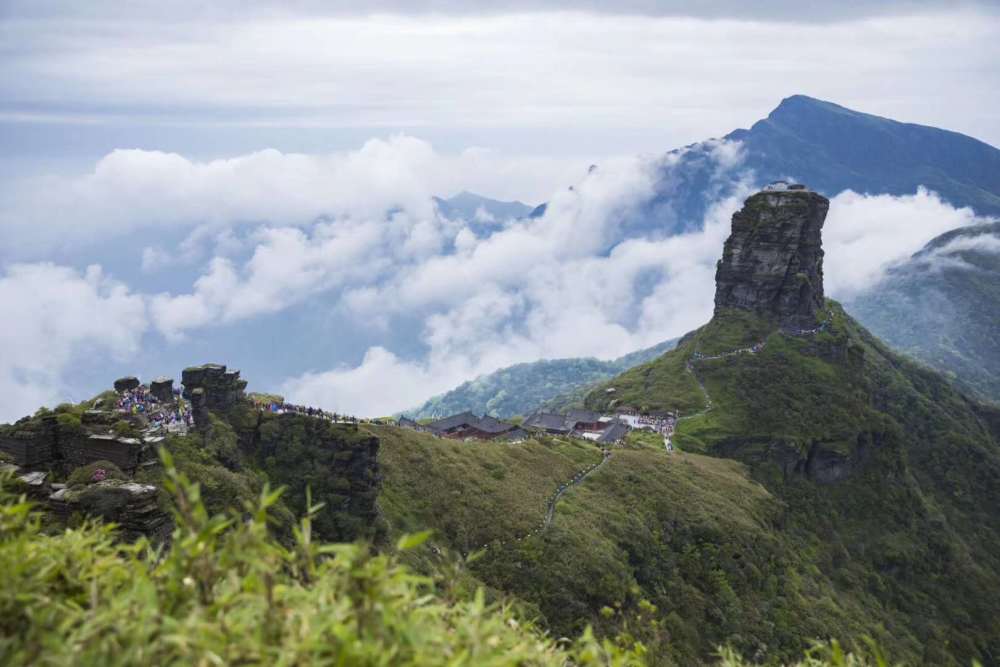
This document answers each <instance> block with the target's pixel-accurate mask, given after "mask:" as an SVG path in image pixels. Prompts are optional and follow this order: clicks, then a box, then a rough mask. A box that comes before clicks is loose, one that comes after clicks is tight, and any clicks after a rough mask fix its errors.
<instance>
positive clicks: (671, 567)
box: [380, 303, 1000, 665]
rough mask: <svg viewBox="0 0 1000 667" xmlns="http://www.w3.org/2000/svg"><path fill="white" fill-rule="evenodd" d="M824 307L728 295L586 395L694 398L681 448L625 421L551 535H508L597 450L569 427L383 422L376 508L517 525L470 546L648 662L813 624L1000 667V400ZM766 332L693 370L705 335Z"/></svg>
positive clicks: (796, 645) (530, 598) (785, 640)
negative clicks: (472, 427) (575, 438)
mask: <svg viewBox="0 0 1000 667" xmlns="http://www.w3.org/2000/svg"><path fill="white" fill-rule="evenodd" d="M830 308H831V313H832V317H831V320H830V323H829V326H828V327H827V328H826V329H825V330H824V331H822V332H819V333H816V334H814V335H809V336H801V337H797V336H790V335H786V334H783V333H781V332H780V331H778V330H776V328H775V327H773V326H772V325H771V324H770V323H768V322H767V321H763V320H758V319H755V318H753V317H750V316H748V315H746V314H744V313H735V312H734V313H724V314H723V315H722V316H720V317H716V318H715V319H713V321H712V322H711V323H710V324H708V325H706V326H705V327H703V328H702V329H699V330H698V331H696V332H692V333H691V334H689V335H688V336H686V337H685V338H684V339H683V340H682V341H681V342H680V344H679V345H678V347H677V349H676V350H674V351H672V352H669V353H667V354H665V355H663V356H662V357H660V358H659V359H657V360H655V361H653V362H650V363H648V364H645V365H642V366H639V367H636V368H634V369H632V370H630V371H628V372H626V373H624V374H622V375H621V376H619V377H617V378H615V379H614V380H612V381H609V382H608V383H607V385H605V386H602V387H599V388H598V389H596V390H595V391H594V392H592V393H591V395H590V396H588V398H587V403H588V405H591V406H593V407H607V406H609V405H612V404H613V405H617V406H626V405H627V406H632V407H638V408H643V409H651V410H652V409H663V410H678V411H680V412H681V413H682V415H686V416H688V417H689V418H686V419H682V420H681V422H680V424H679V427H678V432H677V435H676V442H677V443H678V444H679V446H680V447H681V448H682V449H684V450H686V451H683V452H678V453H675V454H668V453H666V451H665V450H664V449H663V448H662V444H661V443H659V442H658V441H657V440H656V439H655V438H648V437H646V438H643V437H638V438H632V439H630V441H629V443H628V444H627V446H626V447H625V448H624V449H619V450H616V451H615V452H614V455H613V456H612V458H611V460H610V461H609V462H608V463H607V464H606V465H604V466H602V467H601V468H599V469H598V470H597V471H596V472H594V473H593V474H592V475H591V476H589V477H588V478H587V479H586V481H585V482H584V483H582V484H579V485H578V486H575V487H573V488H572V489H571V490H570V491H568V492H567V493H566V494H565V495H564V496H562V498H561V500H560V502H559V503H558V505H557V507H556V512H555V515H554V520H553V522H552V524H551V526H550V527H549V528H548V529H547V530H545V531H543V532H541V533H538V534H535V535H533V536H531V537H529V538H527V539H525V540H523V541H520V542H516V541H513V538H515V537H517V536H519V535H521V534H522V533H521V532H520V531H521V530H522V529H523V528H524V526H529V525H531V524H532V523H533V521H535V520H536V519H537V518H538V517H539V516H541V515H542V513H543V512H544V508H545V498H546V497H547V496H548V494H550V493H551V491H552V489H553V488H554V487H556V486H557V485H558V484H559V483H560V482H559V479H560V475H561V474H563V472H565V471H567V470H570V469H571V468H572V465H568V466H566V467H565V468H559V467H557V462H559V461H560V460H562V458H563V457H566V458H568V459H571V460H572V461H573V463H576V462H577V461H580V462H582V461H583V460H585V459H582V458H581V459H577V458H574V457H575V456H576V455H575V454H572V452H573V450H571V449H568V447H570V446H569V445H560V444H556V443H554V442H553V443H548V444H543V443H526V444H524V445H514V446H511V445H499V444H492V443H476V444H473V443H450V442H446V441H440V440H434V439H432V438H426V439H424V437H423V436H417V435H416V434H407V435H406V436H400V437H399V438H397V439H396V440H395V442H393V437H389V436H388V435H386V436H385V437H383V455H384V459H383V460H384V461H385V482H384V486H383V491H382V497H381V499H380V502H381V503H382V509H383V511H384V513H385V514H386V515H387V518H388V519H389V521H390V524H393V523H394V522H398V523H399V527H398V528H396V529H397V530H408V529H410V528H411V527H415V526H422V527H429V528H433V529H435V530H436V531H437V532H436V534H435V538H433V540H434V544H435V545H437V546H439V547H445V548H452V549H455V550H458V551H464V550H465V549H466V548H467V545H468V544H471V543H475V542H476V541H478V540H480V539H484V538H485V539H492V540H503V539H505V538H506V541H507V542H508V543H507V544H506V545H505V546H504V547H503V548H492V547H491V548H490V549H487V550H486V551H485V552H484V553H483V554H482V555H481V556H480V557H479V558H478V559H476V560H473V561H472V562H471V563H470V564H469V568H470V571H471V572H472V573H473V574H474V575H475V576H476V577H477V578H478V579H479V580H481V581H483V582H485V583H486V584H488V585H489V586H490V587H491V588H493V589H495V590H499V591H504V592H507V593H511V594H514V595H515V596H517V597H518V598H519V599H521V600H524V601H525V602H527V603H528V604H529V605H530V607H531V608H534V609H537V611H538V613H539V615H540V620H541V621H542V622H543V623H544V624H545V625H546V626H547V627H549V628H550V629H551V630H552V631H553V632H556V633H559V634H572V633H575V632H578V631H579V630H580V628H581V627H582V626H583V625H584V624H586V623H592V624H594V625H595V627H596V628H597V629H598V631H599V632H604V633H608V634H615V633H620V632H627V633H631V634H634V635H635V636H638V637H641V638H642V640H643V641H644V642H645V643H646V645H647V646H648V647H649V648H650V655H651V662H652V663H653V664H666V665H669V664H683V665H686V664H692V663H696V662H700V661H705V660H708V659H709V656H711V655H712V653H713V652H714V651H715V649H716V647H717V646H719V645H723V644H730V645H732V646H734V647H735V649H736V650H737V651H738V652H739V653H741V654H742V655H743V656H745V657H747V658H749V659H752V660H756V661H768V662H771V661H782V660H784V661H788V660H792V659H794V656H796V655H799V653H800V652H801V651H802V650H803V649H804V648H805V647H806V646H807V645H808V642H809V641H810V640H811V639H813V638H820V639H823V638H837V639H841V640H844V641H848V642H850V641H858V640H859V638H860V637H862V636H864V635H868V636H874V637H875V638H876V639H877V640H878V641H879V642H880V643H881V644H882V645H883V646H885V647H886V649H887V651H888V652H889V653H890V654H891V655H893V657H895V658H897V659H903V660H906V661H907V662H909V663H912V664H934V665H967V664H969V663H970V661H971V660H972V659H979V660H981V661H983V662H984V664H989V663H990V662H991V661H992V660H993V658H992V657H991V656H997V655H1000V621H998V619H1000V602H998V598H997V596H996V595H994V594H993V592H995V591H996V590H1000V448H998V444H997V441H998V437H1000V414H997V413H996V412H995V411H994V410H992V409H991V408H988V407H986V406H983V405H980V404H977V403H975V402H973V401H970V400H969V399H967V398H966V397H964V396H962V395H961V394H959V393H958V392H956V391H955V390H954V388H953V387H952V386H951V385H950V384H949V383H948V382H947V381H946V380H945V379H944V378H942V377H940V376H938V375H936V374H934V373H932V372H929V371H927V370H926V369H923V368H921V367H918V366H916V365H915V364H913V363H911V362H908V361H906V360H905V359H903V358H901V357H899V356H898V355H896V354H894V353H892V352H891V351H890V350H889V349H888V348H886V347H885V346H884V345H882V344H881V343H880V342H878V341H877V340H876V339H874V338H873V337H872V336H871V335H870V334H868V333H867V332H866V331H865V330H864V329H862V328H861V327H859V326H858V325H857V324H856V323H854V322H853V321H852V320H851V319H850V318H849V317H847V316H846V315H845V314H844V313H843V311H842V309H840V307H839V306H837V305H836V304H833V303H831V304H830ZM761 341H763V342H764V343H765V344H764V347H763V348H762V349H760V350H759V351H758V352H756V353H742V354H737V355H732V356H726V357H724V358H720V359H714V360H702V361H695V362H693V363H692V367H691V368H692V370H691V371H689V370H688V361H689V359H690V358H691V355H692V354H693V353H695V352H696V351H697V352H700V353H701V354H703V355H706V356H712V355H718V354H722V353H725V352H728V351H730V350H733V349H738V348H746V347H750V346H752V345H754V344H755V343H759V342H761ZM700 385H703V386H704V392H703V391H702V388H701V386H700ZM610 387H614V388H615V391H614V392H610V393H609V392H607V391H606V389H607V388H610ZM708 397H710V398H711V407H710V409H707V408H708V407H709V404H708V402H707V398H708ZM706 409H707V410H706ZM380 435H381V434H380ZM418 441H419V442H418ZM578 446H579V447H581V448H584V450H583V451H585V448H587V447H589V445H586V444H581V445H578ZM593 451H594V454H591V456H596V449H595V450H593ZM394 452H395V453H394ZM394 458H395V460H394ZM418 464H419V465H418ZM498 477H501V478H502V479H503V482H504V483H502V484H497V483H496V482H497V481H499V480H497V478H498ZM453 480H457V481H453ZM536 487H538V488H537V489H536ZM449 492H451V494H450V495H449Z"/></svg>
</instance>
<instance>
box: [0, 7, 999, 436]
mask: <svg viewBox="0 0 1000 667" xmlns="http://www.w3.org/2000/svg"><path fill="white" fill-rule="evenodd" d="M355 4H356V3H319V2H316V3H311V2H298V3H259V4H255V5H253V7H252V8H251V9H248V8H247V6H246V4H245V3H236V2H228V3H227V2H218V3H203V2H197V3H195V2H191V3H186V2H179V3H152V2H135V3H129V4H128V5H127V6H125V7H124V8H122V7H120V6H119V3H110V2H108V3H105V2H90V3H70V2H65V3H59V2H44V1H42V2H18V1H7V2H2V3H0V44H2V45H3V46H2V47H0V294H3V295H4V302H5V303H6V304H7V309H8V313H10V314H11V317H10V321H11V322H13V324H12V325H10V326H8V327H7V328H6V329H5V330H4V332H3V333H2V334H0V393H3V394H4V395H5V396H8V400H7V401H6V402H5V408H4V411H5V412H4V413H0V418H13V417H16V416H17V415H19V414H23V413H24V412H27V411H30V410H32V409H33V408H34V407H35V406H37V405H39V404H41V403H52V402H55V401H58V400H63V399H66V398H76V399H80V398H83V397H84V396H87V395H89V394H92V393H96V392H97V391H98V390H100V389H102V388H103V387H104V386H105V385H106V384H108V383H109V382H110V380H111V379H113V377H112V376H113V375H114V374H116V373H124V372H128V371H130V372H139V373H141V374H143V375H144V376H147V377H148V376H150V375H152V374H159V373H166V374H170V375H177V374H179V370H180V368H181V367H182V366H183V365H185V364H189V363H199V362H203V361H222V362H228V363H231V364H233V365H237V366H240V367H242V368H243V369H244V372H245V374H246V375H247V376H248V377H249V379H250V380H251V383H252V384H253V386H256V388H259V389H282V390H284V391H286V392H288V393H289V394H290V395H292V396H294V397H295V398H297V399H299V400H304V401H312V402H317V403H323V404H324V406H325V407H328V408H330V409H335V410H349V411H356V412H363V413H384V412H390V411H393V410H398V409H402V408H405V407H409V406H410V405H413V404H416V403H418V402H420V401H421V400H423V399H424V398H426V397H428V396H429V395H430V394H431V393H435V392H438V391H442V390H444V389H447V388H449V387H450V386H452V385H454V384H457V383H458V382H460V381H462V380H464V379H468V378H469V377H472V376H474V375H476V374H478V373H482V372H488V371H490V370H493V369H495V368H498V367H500V366H503V365H507V364H510V363H516V362H520V361H530V360H532V359H537V358H543V357H555V356H571V355H596V356H602V357H614V356H618V355H620V354H622V353H625V352H628V351H631V350H633V349H636V348H638V347H641V346H644V345H649V344H653V343H656V342H659V341H660V340H663V339H665V338H668V337H672V336H676V335H679V334H682V333H684V332H685V331H686V330H688V329H690V328H692V327H693V326H696V325H697V324H699V323H700V322H701V321H703V319H704V318H705V317H706V316H707V315H706V304H708V303H709V301H710V292H711V267H712V266H713V265H714V261H715V258H716V256H717V253H718V248H719V246H720V245H721V240H722V238H724V235H725V223H726V221H727V220H728V216H729V215H730V214H731V213H732V209H733V208H734V207H735V206H736V205H737V204H738V201H722V202H716V204H717V206H716V207H715V208H714V209H712V211H711V212H710V216H709V219H706V220H705V221H701V222H702V228H703V230H702V231H701V232H699V233H698V234H694V235H690V236H689V237H685V238H676V239H660V240H643V239H627V238H623V237H621V236H620V235H618V232H617V231H616V230H618V222H620V220H621V219H622V217H623V216H626V215H628V212H629V211H630V210H631V209H632V208H633V207H635V206H637V205H638V204H639V203H641V202H642V201H643V199H644V198H645V197H648V196H650V187H651V176H650V173H651V170H653V169H655V168H661V167H662V166H663V165H662V164H659V163H658V162H657V160H658V156H660V155H662V154H663V153H664V152H665V151H667V150H669V149H672V148H675V147H678V146H683V145H686V144H689V143H692V142H696V141H701V140H704V139H708V138H710V137H716V136H721V135H723V134H725V133H727V132H729V131H730V130H732V129H734V128H737V127H745V126H748V125H749V124H750V123H752V122H753V121H755V120H756V119H759V118H762V117H764V116H766V114H767V113H768V112H769V111H770V110H771V109H772V108H774V106H776V105H777V103H778V102H779V101H780V100H781V99H782V98H783V97H786V96H788V95H791V94H795V93H803V94H808V95H812V96H814V97H818V98H821V99H828V100H831V101H835V102H837V103H839V104H843V105H845V106H848V107H852V108H856V109H859V110H863V111H867V112H870V113H876V114H879V115H884V116H888V117H892V118H896V119H899V120H906V121H913V122H919V123H923V124H929V125H936V126H940V127H945V128H948V129H953V130H957V131H961V132H964V133H966V134H970V135H972V136H975V137H978V138H980V139H983V140H985V141H987V142H989V143H992V144H994V145H997V144H1000V122H998V113H1000V111H998V110H1000V88H998V87H997V86H996V81H998V80H1000V72H998V68H1000V64H998V63H1000V46H998V44H1000V41H998V40H997V37H998V36H1000V17H998V14H997V12H996V7H995V5H994V4H993V3H976V2H967V3H953V2H949V3H945V2H916V1H913V2H861V1H858V2H852V3H846V4H845V3H837V4H835V3H801V2H795V3H792V2H776V3H768V4H767V7H766V9H759V8H757V9H747V8H746V7H747V5H748V3H742V2H722V1H718V2H707V3H698V4H697V7H698V8H697V9H696V10H694V11H692V10H691V9H689V8H688V7H687V6H688V5H690V4H692V3H681V2H654V1H652V0H646V1H632V2H624V3H615V9H614V11H609V10H607V9H604V7H606V6H607V3H596V2H592V3H570V2H558V1H554V2H515V3H508V4H506V5H504V7H503V9H497V8H496V5H495V3H490V4H487V3H475V2H463V3H458V2H431V3H395V2H380V3H375V4H366V11H365V13H358V12H356V11H353V10H352V9H351V7H352V6H354V5H355ZM289 8H291V9H289ZM834 8H835V9H834ZM713 150H717V155H716V157H717V159H718V160H719V164H720V169H722V170H723V171H725V170H731V171H733V173H734V174H735V173H737V172H738V168H739V150H738V146H737V147H733V146H728V147H727V146H722V145H720V146H717V147H715V148H713ZM591 164H600V165H601V170H600V171H599V173H597V174H594V175H589V176H588V175H587V168H588V166H589V165H591ZM571 184H572V185H575V186H576V188H575V190H573V191H568V190H567V189H566V188H567V186H568V185H571ZM749 185H750V184H747V187H749ZM461 190H472V191H475V192H480V193H482V194H485V195H489V196H493V197H497V198H501V199H521V200H522V201H525V202H528V203H531V204H535V203H538V202H541V201H552V202H554V206H553V207H552V209H551V211H550V213H549V214H548V215H547V217H546V219H545V220H544V223H539V224H536V225H534V226H532V225H516V224H511V223H509V222H505V221H502V220H501V221H496V225H495V229H493V233H491V234H486V235H480V236H478V237H477V236H476V235H475V234H473V233H472V232H471V231H470V228H469V226H468V225H465V224H464V221H461V220H446V219H442V217H441V216H440V215H439V214H438V213H437V212H436V211H435V210H434V208H433V204H432V203H431V197H432V196H434V195H443V196H448V195H451V194H454V193H457V192H459V191H461ZM845 197H846V198H845V199H843V200H841V202H840V203H841V204H842V206H841V207H840V208H841V209H842V210H845V211H848V212H850V215H846V214H845V215H844V216H843V217H842V222H841V223H840V227H839V229H842V230H845V231H844V235H843V236H842V237H840V238H841V241H842V242H841V247H843V248H845V249H846V248H847V247H848V245H849V242H850V241H851V238H853V237H850V238H849V236H848V235H847V230H854V232H857V231H858V230H867V229H869V228H868V227H865V226H864V225H863V224H862V223H863V222H864V221H865V220H869V219H871V218H872V217H873V216H877V217H879V218H880V220H884V221H885V222H884V229H885V230H889V231H890V233H891V234H893V235H894V236H891V238H890V240H892V241H893V243H886V242H884V241H885V239H884V238H882V237H879V236H877V235H876V236H872V237H870V238H869V237H865V238H866V239H868V243H867V245H866V246H865V247H866V248H870V249H871V252H870V253H869V255H870V256H867V257H866V259H865V262H867V263H863V267H862V268H863V270H862V271H860V273H858V274H856V275H861V276H863V281H862V282H865V281H870V280H874V279H875V278H876V277H877V276H878V274H879V271H880V270H881V267H883V266H884V265H885V264H886V263H888V262H891V261H893V260H895V259H898V256H899V255H900V253H903V252H906V251H908V249H910V248H911V247H912V248H913V249H916V248H918V247H919V246H920V244H921V243H923V242H924V241H926V240H927V239H929V238H930V237H931V236H933V235H934V234H936V233H938V232H940V231H945V230H946V229H950V228H951V227H954V226H958V225H959V224H966V223H968V222H969V219H968V216H967V215H966V214H965V213H962V212H956V211H954V210H953V209H950V208H949V207H947V205H944V204H942V203H941V202H939V201H936V200H935V199H934V197H933V196H929V195H926V194H923V195H921V194H920V193H914V195H913V196H912V197H910V198H900V199H886V198H882V199H879V198H870V199H864V198H862V199H861V200H856V199H851V198H850V196H849V195H845ZM914 220H916V222H912V221H914ZM897 221H898V222H897ZM907 221H910V222H907ZM948 225H951V227H949V226H948ZM901 230H902V232H905V236H906V239H905V242H904V243H898V242H897V241H898V237H899V235H900V233H901ZM869 233H871V232H870V231H865V234H869ZM855 235H856V234H855ZM830 242H831V243H832V244H833V245H832V249H831V253H832V259H831V261H832V262H833V266H834V267H835V266H836V262H837V259H836V257H837V253H836V247H838V246H837V243H838V237H837V232H833V236H832V237H831V241H830ZM855 250H856V248H855ZM909 251H912V250H909ZM845 252H846V250H845ZM650 275H652V276H653V279H652V282H650V280H651V279H650ZM640 280H641V281H643V284H648V285H649V288H648V289H645V290H643V292H644V293H643V294H636V293H635V290H634V289H633V288H634V286H635V284H636V281H640ZM832 280H833V281H834V285H835V286H836V285H837V280H838V277H837V276H836V273H834V276H833V277H832ZM851 281H852V279H851V278H850V277H849V276H848V275H847V274H846V273H844V274H843V275H842V276H840V277H839V284H840V289H842V290H851V289H858V288H859V287H860V286H859V285H857V284H853V283H852V282H851ZM706 295H707V297H706ZM706 298H707V300H706ZM664 303H668V304H670V306H669V308H663V304H664Z"/></svg>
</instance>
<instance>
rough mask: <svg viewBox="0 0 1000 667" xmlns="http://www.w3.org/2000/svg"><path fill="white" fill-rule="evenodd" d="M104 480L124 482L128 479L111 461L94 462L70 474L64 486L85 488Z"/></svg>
mask: <svg viewBox="0 0 1000 667" xmlns="http://www.w3.org/2000/svg"><path fill="white" fill-rule="evenodd" d="M99 470H103V471H104V473H103V475H102V474H100V473H98V471H99ZM104 479H121V480H125V479H128V476H127V475H126V474H125V473H123V472H122V471H121V468H119V467H118V466H116V465H115V464H114V463H112V462H111V461H94V462H93V463H88V464H87V465H85V466H80V467H79V468H77V469H76V470H74V471H73V472H71V473H70V474H69V477H68V478H67V479H66V485H67V486H70V487H73V486H85V485H87V484H93V483H95V482H99V481H101V480H104Z"/></svg>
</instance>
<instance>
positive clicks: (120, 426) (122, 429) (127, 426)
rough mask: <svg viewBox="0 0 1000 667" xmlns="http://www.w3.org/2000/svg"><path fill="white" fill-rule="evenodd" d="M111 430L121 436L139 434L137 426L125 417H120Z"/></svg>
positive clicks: (136, 435)
mask: <svg viewBox="0 0 1000 667" xmlns="http://www.w3.org/2000/svg"><path fill="white" fill-rule="evenodd" d="M111 430H112V431H113V432H114V434H115V435H117V436H118V437H120V438H135V437H138V435H139V431H137V430H136V428H135V426H133V425H132V423H131V422H129V421H128V420H125V419H119V420H118V421H116V422H115V423H114V424H112V425H111Z"/></svg>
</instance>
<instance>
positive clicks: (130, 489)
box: [49, 479, 173, 543]
mask: <svg viewBox="0 0 1000 667" xmlns="http://www.w3.org/2000/svg"><path fill="white" fill-rule="evenodd" d="M158 493H159V489H158V488H157V487H155V486H153V485H151V484H137V483H136V482H129V481H122V480H117V479H108V480H104V481H101V482H96V483H93V484H86V485H82V486H74V487H70V488H63V489H60V490H58V491H56V492H55V493H53V494H52V495H51V496H49V507H50V509H51V511H52V513H53V514H54V515H55V516H56V517H58V518H59V519H60V520H61V521H62V522H63V523H68V522H69V520H70V518H71V517H72V516H73V515H74V514H80V515H84V516H88V517H95V516H99V517H101V518H102V519H104V520H105V521H109V522H114V523H115V524H116V525H117V526H118V528H119V530H120V531H121V534H122V537H123V538H124V539H126V540H128V541H133V540H136V539H138V538H139V537H141V536H145V537H147V538H149V539H150V540H151V541H153V542H154V543H158V542H163V541H165V540H166V539H167V538H168V537H169V536H170V532H171V530H172V529H173V523H172V521H171V520H170V516H169V515H168V514H167V513H166V512H164V511H163V509H161V508H160V506H159V504H158V503H157V494H158Z"/></svg>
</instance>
